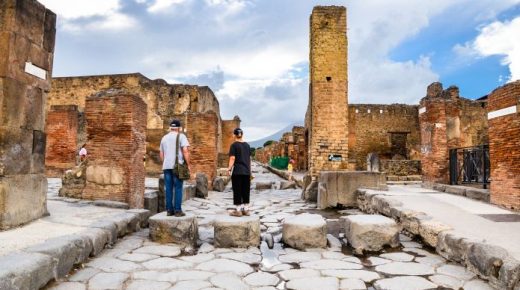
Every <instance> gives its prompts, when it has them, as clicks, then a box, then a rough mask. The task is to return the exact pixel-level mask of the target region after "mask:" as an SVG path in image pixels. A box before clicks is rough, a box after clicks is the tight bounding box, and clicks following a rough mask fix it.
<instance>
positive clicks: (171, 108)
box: [47, 73, 222, 174]
mask: <svg viewBox="0 0 520 290" xmlns="http://www.w3.org/2000/svg"><path fill="white" fill-rule="evenodd" d="M108 89H115V90H120V89H124V90H125V91H126V92H128V93H130V94H135V95H138V96H141V97H142V98H143V100H144V101H145V103H146V104H147V108H148V109H147V119H146V129H147V140H146V141H147V143H146V170H147V172H148V173H150V174H159V173H161V167H162V163H161V160H160V157H159V144H160V141H161V138H162V136H163V135H164V134H165V133H167V132H168V126H164V125H165V124H168V123H169V121H170V120H171V118H172V117H173V116H174V115H180V114H183V113H185V112H188V111H189V112H194V113H207V112H215V113H216V114H217V116H218V118H219V120H218V122H217V125H218V126H219V128H218V138H219V140H220V138H222V136H221V133H222V131H221V127H220V108H219V103H218V100H217V98H216V97H215V95H214V94H213V92H212V91H211V89H209V88H208V87H200V86H195V85H177V84H175V85H172V84H168V83H167V82H165V81H164V80H161V79H158V80H150V79H148V78H146V77H145V76H143V75H141V74H139V73H134V74H121V75H100V76H82V77H62V78H54V79H53V80H52V91H51V92H50V94H49V99H48V102H47V111H49V110H50V106H52V105H77V106H78V110H79V112H80V116H81V113H82V112H83V111H84V110H85V100H86V98H87V97H88V96H91V95H93V94H96V93H98V92H101V91H104V90H108ZM185 125H186V126H188V127H189V126H190V124H185ZM79 127H80V129H79V135H78V144H82V143H84V142H85V141H86V129H84V127H85V124H84V122H81V119H80V123H79ZM217 146H218V148H217V149H218V150H219V151H220V148H221V147H220V146H221V143H220V142H219V143H218V144H217Z"/></svg>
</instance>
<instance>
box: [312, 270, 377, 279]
mask: <svg viewBox="0 0 520 290" xmlns="http://www.w3.org/2000/svg"><path fill="white" fill-rule="evenodd" d="M321 273H322V274H323V275H324V276H331V277H336V278H340V279H359V280H363V281H364V282H372V281H374V280H377V279H379V278H381V276H379V274H378V273H376V272H373V271H366V270H323V271H321Z"/></svg>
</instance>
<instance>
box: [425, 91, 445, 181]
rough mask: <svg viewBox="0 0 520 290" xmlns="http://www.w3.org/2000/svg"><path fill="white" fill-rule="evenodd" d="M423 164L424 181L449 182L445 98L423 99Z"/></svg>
mask: <svg viewBox="0 0 520 290" xmlns="http://www.w3.org/2000/svg"><path fill="white" fill-rule="evenodd" d="M420 109H426V112H424V113H420V114H419V123H420V127H421V165H422V172H423V181H424V182H439V183H448V182H449V171H448V170H449V164H448V160H449V159H448V158H449V153H448V140H447V135H446V104H445V101H444V100H443V99H436V98H428V97H427V98H425V99H423V100H421V105H420Z"/></svg>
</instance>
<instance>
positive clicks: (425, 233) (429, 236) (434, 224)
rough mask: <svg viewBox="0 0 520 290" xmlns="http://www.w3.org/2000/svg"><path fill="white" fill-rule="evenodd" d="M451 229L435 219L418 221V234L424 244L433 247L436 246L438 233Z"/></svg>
mask: <svg viewBox="0 0 520 290" xmlns="http://www.w3.org/2000/svg"><path fill="white" fill-rule="evenodd" d="M451 229H452V228H451V227H450V226H448V225H446V224H443V223H441V222H439V221H436V220H420V221H419V235H420V236H421V238H422V239H423V241H424V242H425V243H426V244H428V245H430V246H432V247H434V248H435V247H437V244H438V240H439V239H438V236H439V234H440V233H441V232H444V231H449V230H451Z"/></svg>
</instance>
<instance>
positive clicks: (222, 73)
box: [39, 0, 520, 140]
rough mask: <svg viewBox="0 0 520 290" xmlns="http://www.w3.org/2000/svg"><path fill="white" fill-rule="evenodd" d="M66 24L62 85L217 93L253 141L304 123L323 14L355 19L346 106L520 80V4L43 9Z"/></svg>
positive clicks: (213, 1)
mask: <svg viewBox="0 0 520 290" xmlns="http://www.w3.org/2000/svg"><path fill="white" fill-rule="evenodd" d="M39 1H40V2H42V3H43V4H44V5H46V6H47V7H48V8H50V9H52V10H53V11H54V12H56V13H57V14H58V17H59V18H58V34H57V42H56V52H55V64H54V76H77V75H94V74H116V73H131V72H141V73H142V74H144V75H145V76H147V77H149V78H151V79H155V78H162V79H165V80H167V81H168V82H170V83H189V84H197V85H209V86H210V87H211V88H212V89H213V91H214V92H215V94H216V96H217V98H218V99H219V101H220V106H221V115H222V117H223V118H225V119H230V118H232V117H233V116H234V115H240V117H241V118H242V121H243V122H242V124H243V126H242V127H243V128H244V130H245V133H246V135H247V137H248V140H255V139H258V138H261V137H264V136H266V135H269V134H271V133H273V132H275V131H278V130H279V129H281V128H283V127H285V126H287V125H289V124H292V123H302V121H303V119H304V115H305V110H306V107H307V102H308V50H309V48H308V39H309V36H308V31H309V28H308V23H309V15H310V13H311V11H312V7H313V6H315V5H344V6H347V9H348V17H347V22H348V23H347V25H348V37H349V67H348V70H349V102H351V103H409V104H415V103H417V102H418V100H419V99H420V98H422V97H423V96H424V95H425V90H426V86H427V85H428V84H430V83H431V82H434V81H441V82H443V83H444V86H445V87H447V86H449V85H457V86H459V88H460V91H461V94H462V95H463V96H465V97H467V98H472V99H474V98H478V97H481V96H483V95H486V94H488V93H489V92H490V91H491V90H493V89H494V88H495V87H497V86H499V85H502V84H504V83H506V82H509V81H511V80H516V79H519V78H520V36H519V35H520V0H478V1H474V0H435V1H421V0H363V1H361V0H352V1H350V0H343V1H333V0H323V1H316V0H73V1H71V0H39Z"/></svg>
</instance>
